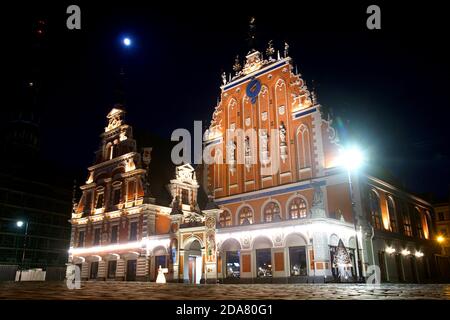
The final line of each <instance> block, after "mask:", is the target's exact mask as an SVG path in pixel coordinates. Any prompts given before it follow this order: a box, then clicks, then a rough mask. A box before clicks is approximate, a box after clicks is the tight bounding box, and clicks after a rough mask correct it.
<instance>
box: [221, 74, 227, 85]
mask: <svg viewBox="0 0 450 320" xmlns="http://www.w3.org/2000/svg"><path fill="white" fill-rule="evenodd" d="M222 83H223V84H224V85H226V84H227V74H226V73H225V72H223V73H222Z"/></svg>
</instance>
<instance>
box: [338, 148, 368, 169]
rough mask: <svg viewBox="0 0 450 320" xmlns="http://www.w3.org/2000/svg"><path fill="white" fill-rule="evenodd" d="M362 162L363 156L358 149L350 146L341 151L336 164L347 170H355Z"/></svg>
mask: <svg viewBox="0 0 450 320" xmlns="http://www.w3.org/2000/svg"><path fill="white" fill-rule="evenodd" d="M363 162H364V155H363V153H362V152H361V150H360V149H359V148H357V147H356V146H352V147H349V148H345V149H341V150H340V155H339V159H338V164H339V165H340V166H344V167H346V168H347V170H350V171H353V170H357V169H358V168H359V167H361V165H362V164H363Z"/></svg>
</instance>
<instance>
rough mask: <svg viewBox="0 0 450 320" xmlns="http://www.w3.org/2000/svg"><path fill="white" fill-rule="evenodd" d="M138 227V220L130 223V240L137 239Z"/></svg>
mask: <svg viewBox="0 0 450 320" xmlns="http://www.w3.org/2000/svg"><path fill="white" fill-rule="evenodd" d="M137 227H138V223H137V222H136V221H135V222H132V223H130V240H131V241H136V240H137Z"/></svg>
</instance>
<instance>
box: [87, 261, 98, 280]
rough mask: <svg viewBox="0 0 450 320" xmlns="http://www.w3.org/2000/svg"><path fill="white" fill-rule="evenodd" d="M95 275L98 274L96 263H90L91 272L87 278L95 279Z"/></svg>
mask: <svg viewBox="0 0 450 320" xmlns="http://www.w3.org/2000/svg"><path fill="white" fill-rule="evenodd" d="M97 274H98V261H95V262H91V272H90V275H89V278H90V279H97Z"/></svg>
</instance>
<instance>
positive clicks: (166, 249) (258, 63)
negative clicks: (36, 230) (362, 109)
mask: <svg viewBox="0 0 450 320" xmlns="http://www.w3.org/2000/svg"><path fill="white" fill-rule="evenodd" d="M266 53H267V54H266V55H265V56H263V54H262V53H261V52H259V51H257V50H251V51H250V52H249V53H248V54H247V56H246V58H245V61H244V63H243V66H242V67H241V65H240V64H241V62H240V61H239V60H236V63H235V65H234V67H233V69H234V72H235V73H234V74H233V75H230V77H227V76H226V75H225V74H224V75H223V85H222V86H221V97H220V99H219V102H218V104H217V106H216V107H215V110H214V113H213V118H212V121H211V125H210V127H209V129H208V130H206V132H205V133H204V148H205V149H206V150H207V152H206V154H208V155H209V161H208V162H209V164H205V165H203V166H201V167H199V169H201V170H196V169H194V168H193V167H192V166H191V165H189V164H185V165H182V166H178V167H176V170H175V174H174V178H173V179H172V180H170V181H167V186H168V188H167V190H168V191H169V195H170V197H169V199H170V201H169V203H166V204H164V203H162V202H160V200H159V199H158V197H156V198H155V197H152V193H151V192H150V188H149V186H151V185H152V182H151V180H152V179H151V176H152V172H151V170H149V163H151V159H150V155H149V154H150V151H151V150H150V149H148V148H142V149H140V150H139V149H138V148H137V145H136V141H135V140H134V139H133V135H132V129H131V127H130V126H129V125H127V124H126V123H125V122H124V114H125V112H124V109H123V106H122V105H120V104H119V105H116V106H115V107H114V108H113V109H112V111H111V112H110V113H109V114H108V116H107V118H108V124H107V127H106V128H105V132H104V133H103V134H102V135H101V139H102V143H101V147H100V149H99V150H98V152H97V160H96V162H95V164H94V165H93V166H91V167H90V168H88V171H89V173H88V179H87V181H86V184H85V185H83V186H82V187H81V189H82V191H83V195H82V198H81V199H80V201H79V203H78V205H77V206H76V208H75V209H74V212H73V214H72V220H71V222H72V236H71V248H70V257H69V262H71V263H73V264H76V265H78V266H79V267H80V268H81V278H82V279H102V280H103V279H106V280H108V279H111V280H118V279H119V280H123V279H125V280H151V281H154V280H155V278H156V270H157V268H158V267H159V266H162V267H167V268H168V270H169V273H168V275H167V278H168V280H169V281H181V282H189V283H200V282H203V281H207V282H216V281H221V282H242V283H245V282H247V283H255V282H327V281H357V280H360V279H362V278H366V279H367V278H368V277H369V276H370V275H372V273H373V272H374V270H375V269H376V267H377V266H378V267H379V268H380V276H381V280H382V281H389V282H429V281H433V280H434V279H435V278H436V272H437V271H436V270H437V269H436V266H435V254H436V253H437V251H436V250H437V249H438V248H437V246H436V243H435V242H433V237H434V234H433V227H432V220H431V213H432V210H433V208H432V206H431V205H430V204H429V203H428V202H426V201H424V200H423V199H421V198H419V197H417V196H414V195H412V194H410V193H408V192H405V191H404V190H401V189H399V188H398V187H396V186H395V185H394V184H391V183H389V182H387V181H385V180H381V179H379V178H377V177H375V176H372V175H369V174H366V173H364V172H357V171H352V172H350V171H347V170H346V169H344V168H343V167H342V163H340V162H339V159H340V150H341V149H342V145H341V144H340V142H339V139H338V137H337V134H336V131H335V129H334V128H333V125H332V124H333V123H332V119H331V118H330V117H329V116H328V114H327V110H326V109H325V108H324V107H322V106H321V105H320V104H319V103H318V102H317V99H316V98H315V96H314V93H311V92H310V91H309V90H308V88H307V86H306V84H305V82H304V80H303V79H302V78H301V76H300V74H298V73H297V72H295V71H294V68H293V61H292V59H291V58H290V57H289V55H288V47H287V45H286V47H285V50H284V54H283V56H281V55H280V53H278V55H277V57H274V53H275V50H274V48H273V47H272V45H271V44H269V47H268V48H267V51H266ZM197 177H198V178H199V179H197ZM350 182H351V184H350ZM205 194H208V195H209V196H208V201H200V198H202V197H204V196H205ZM352 203H353V205H352Z"/></svg>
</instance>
